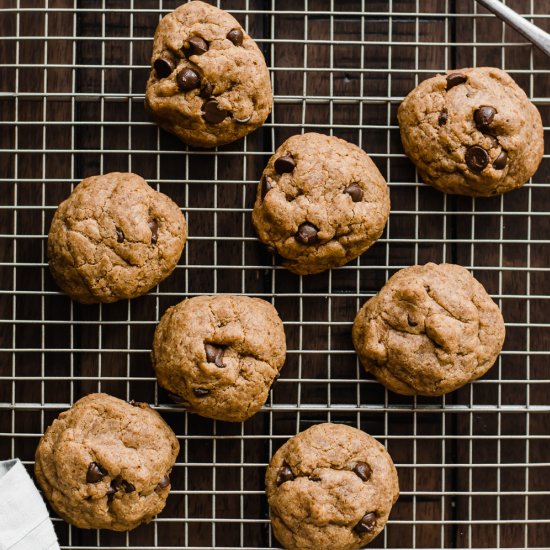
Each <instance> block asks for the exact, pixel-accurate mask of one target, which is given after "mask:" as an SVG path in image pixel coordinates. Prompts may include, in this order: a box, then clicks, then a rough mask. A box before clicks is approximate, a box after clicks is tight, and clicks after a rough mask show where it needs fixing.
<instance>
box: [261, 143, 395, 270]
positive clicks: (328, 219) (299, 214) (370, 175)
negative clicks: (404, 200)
mask: <svg viewBox="0 0 550 550" xmlns="http://www.w3.org/2000/svg"><path fill="white" fill-rule="evenodd" d="M389 212H390V198H389V192H388V186H387V185H386V181H385V180H384V178H383V176H382V174H380V172H379V171H378V169H377V168H376V166H375V164H374V163H373V162H372V160H371V159H370V158H369V156H368V155H367V153H365V152H364V151H363V150H362V149H360V148H359V147H357V146H356V145H353V144H352V143H348V142H347V141H344V140H342V139H339V138H336V137H332V136H326V135H323V134H316V133H308V134H303V135H296V136H292V137H291V138H289V139H288V140H287V141H285V142H284V143H283V144H282V145H281V146H280V147H279V148H278V149H277V151H276V152H275V154H274V155H273V156H272V157H271V159H270V160H269V163H268V165H267V167H266V168H265V170H264V172H263V175H262V178H261V181H260V183H259V185H258V192H257V196H256V203H255V205H254V210H253V212H252V221H253V223H254V226H255V228H256V231H257V233H258V236H259V238H260V239H261V241H262V242H263V243H264V244H266V245H267V246H268V249H269V250H270V251H271V252H272V253H276V254H278V255H279V256H280V257H281V259H282V264H283V266H284V267H286V268H287V269H289V270H290V271H293V272H294V273H297V274H300V275H308V274H313V273H320V272H321V271H325V270H327V269H330V268H333V267H339V266H342V265H344V264H346V263H348V262H349V261H351V260H353V259H355V258H357V257H358V256H360V255H361V254H362V253H363V252H365V250H367V249H368V248H369V247H370V246H371V245H372V244H373V243H374V242H375V241H376V240H377V239H378V238H379V237H380V235H381V234H382V231H383V230H384V226H385V225H386V221H387V219H388V215H389Z"/></svg>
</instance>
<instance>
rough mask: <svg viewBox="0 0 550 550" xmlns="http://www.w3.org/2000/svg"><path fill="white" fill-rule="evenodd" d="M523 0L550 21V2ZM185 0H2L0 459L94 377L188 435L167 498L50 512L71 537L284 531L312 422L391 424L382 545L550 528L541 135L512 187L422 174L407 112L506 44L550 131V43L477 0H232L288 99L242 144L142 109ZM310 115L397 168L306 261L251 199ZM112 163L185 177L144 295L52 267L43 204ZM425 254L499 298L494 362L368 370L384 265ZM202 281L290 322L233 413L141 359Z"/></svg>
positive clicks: (530, 538)
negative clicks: (469, 189)
mask: <svg viewBox="0 0 550 550" xmlns="http://www.w3.org/2000/svg"><path fill="white" fill-rule="evenodd" d="M509 3H510V4H511V5H512V4H513V6H512V7H514V9H516V10H517V11H519V12H521V13H522V14H523V15H524V16H526V17H528V18H529V19H530V20H532V21H534V22H535V23H536V24H538V25H540V26H542V27H546V28H548V27H549V26H550V15H549V11H550V10H549V9H548V8H549V4H548V2H546V1H541V2H535V1H534V0H517V1H515V2H509ZM177 4H178V2H175V1H164V0H112V1H111V0H102V1H101V2H94V1H92V0H41V1H39V0H36V1H35V2H30V3H29V2H25V1H24V0H4V2H2V5H1V6H0V17H2V18H5V21H9V24H7V27H6V28H5V29H4V30H5V31H6V32H4V35H3V36H1V37H0V59H2V60H3V63H2V67H0V70H1V71H2V75H3V77H2V79H1V82H0V120H1V121H2V136H0V145H1V146H2V147H1V148H0V186H1V188H2V190H3V191H2V193H0V195H1V196H0V283H1V287H0V346H1V347H0V459H4V458H11V457H20V458H22V459H23V462H24V463H25V464H26V465H27V466H28V467H29V468H30V469H32V464H33V456H34V449H35V448H36V444H37V442H38V439H39V437H40V436H41V435H42V433H43V432H44V430H45V428H46V427H47V426H48V425H49V424H50V423H51V422H52V420H53V419H54V418H55V417H56V416H57V414H58V413H59V412H60V411H62V410H64V409H66V408H68V407H69V406H70V405H71V404H72V403H74V401H76V400H77V399H78V398H80V397H81V396H83V395H85V394H87V393H90V392H92V391H106V392H108V393H112V394H114V395H116V396H118V397H121V398H124V399H137V400H142V401H148V402H150V403H152V404H153V405H154V406H155V407H156V408H158V409H159V410H160V411H161V413H162V414H163V416H164V417H165V419H166V420H167V421H168V422H169V423H170V424H171V426H172V427H173V428H174V430H175V431H176V434H177V436H178V439H179V440H180V443H181V446H182V451H181V454H180V456H179V457H178V461H177V463H176V466H175V468H174V472H173V475H172V480H173V485H172V494H171V496H170V498H169V500H168V505H167V508H166V509H165V511H164V512H163V513H162V514H161V515H160V516H159V517H158V518H156V519H155V520H154V521H153V522H152V523H151V524H150V525H148V526H143V527H140V528H139V529H137V530H136V531H134V532H130V533H124V534H120V533H109V532H99V531H92V532H85V531H80V530H78V529H75V528H72V527H70V526H68V525H67V524H65V523H64V522H62V521H61V520H59V519H55V520H54V521H55V525H56V529H57V531H58V534H59V537H60V541H61V543H62V547H63V548H64V549H80V550H83V549H87V548H90V549H91V548H119V549H123V548H124V549H125V548H136V549H138V548H139V549H143V550H145V549H152V548H155V549H176V548H180V549H181V548H186V549H193V548H196V549H199V548H201V549H202V548H219V549H222V548H228V549H229V548H249V549H253V548H258V549H259V548H274V547H277V546H276V544H277V543H276V541H275V539H274V538H273V537H272V534H271V532H270V530H269V519H268V510H267V505H266V502H265V498H264V495H263V474H264V471H265V467H266V465H267V463H268V461H269V458H270V457H271V455H272V454H273V452H274V451H275V450H276V449H277V448H278V447H279V446H280V445H281V444H282V443H283V442H284V441H285V440H286V439H287V438H288V437H290V436H292V435H294V434H295V433H297V432H298V431H301V430H303V429H305V428H307V427H308V426H309V425H311V424H312V423H316V422H324V421H334V422H345V423H348V424H350V425H353V426H356V427H360V428H362V429H364V430H365V431H367V432H369V433H371V434H372V435H373V436H375V437H377V438H379V439H380V440H381V441H382V442H383V443H384V444H385V445H387V447H388V450H389V451H390V453H391V454H392V455H393V457H394V459H395V462H396V465H397V467H398V470H399V474H400V480H401V489H402V492H401V498H400V500H399V502H398V503H397V505H396V506H395V508H394V511H393V513H392V516H391V519H390V522H389V524H388V526H387V528H386V530H385V531H384V533H383V534H382V535H380V537H379V538H378V539H376V540H375V541H374V542H373V543H372V545H371V547H373V548H375V547H383V548H524V549H527V548H548V541H550V519H549V518H550V510H549V505H548V502H549V500H550V498H549V497H550V483H549V482H548V479H550V476H548V473H550V461H549V460H548V453H547V452H544V449H547V448H548V447H547V446H548V444H549V442H548V440H549V437H550V436H549V435H548V434H549V433H550V406H549V404H548V400H547V398H546V397H545V396H546V395H547V394H548V389H549V388H550V372H549V370H548V368H547V363H548V355H549V351H548V334H549V332H548V328H549V321H548V316H547V314H546V313H547V311H548V296H549V291H550V284H549V282H548V275H547V272H548V271H549V269H550V268H549V264H548V261H549V259H550V253H549V248H548V245H549V244H550V241H549V240H548V232H547V229H548V227H549V225H548V222H549V221H550V215H549V214H550V202H549V201H548V199H547V198H546V197H545V196H544V193H546V194H547V188H548V187H549V186H550V178H549V175H550V157H549V155H545V157H544V160H543V163H542V165H541V168H540V170H539V173H538V174H537V176H535V180H534V181H533V182H529V183H528V184H527V185H526V186H525V187H524V188H523V189H522V190H520V191H516V192H514V193H512V194H510V195H506V196H503V197H500V198H494V199H490V200H473V199H469V198H458V197H450V196H445V195H443V194H440V193H438V192H436V191H434V190H432V189H430V188H428V187H427V186H425V185H423V184H422V183H420V182H419V180H418V179H417V177H416V176H415V172H414V170H413V169H412V168H411V165H410V164H409V163H408V161H407V160H406V159H405V157H404V155H403V153H402V150H401V147H400V146H399V131H398V127H397V122H396V116H395V113H396V108H397V106H398V104H399V103H400V101H401V100H402V99H403V97H404V94H405V93H407V92H408V91H409V90H410V89H412V87H413V86H414V85H416V84H418V83H419V82H420V81H421V80H423V79H424V78H427V77H429V76H431V75H433V74H436V73H438V72H441V71H444V70H446V69H449V68H454V67H459V66H461V64H462V66H466V65H472V66H476V65H477V66H480V65H484V64H485V65H496V66H500V67H502V68H503V69H506V70H508V72H510V74H511V75H512V76H513V77H514V78H516V79H517V80H518V81H519V82H520V84H521V85H522V86H523V87H524V89H525V91H526V92H527V94H528V95H529V97H530V98H531V99H532V101H533V102H534V103H535V105H537V107H539V109H540V110H541V112H542V115H543V123H544V125H545V132H546V133H547V132H548V129H549V128H548V127H549V124H550V110H549V106H550V96H549V95H548V90H549V89H550V88H549V86H548V70H549V69H550V64H549V63H548V61H547V60H546V59H545V58H543V57H542V56H541V55H540V54H537V53H536V52H535V51H533V49H532V48H531V46H530V45H528V44H527V43H526V42H525V41H524V39H522V38H521V37H518V35H516V34H514V33H513V32H510V30H509V29H506V28H505V26H504V25H502V24H501V23H499V22H497V21H496V20H495V19H494V18H493V16H492V15H490V14H489V13H488V12H486V11H485V10H482V9H481V8H479V11H480V13H478V11H477V10H478V8H477V6H476V5H475V3H474V2H473V1H471V0H467V1H464V2H455V1H454V0H423V1H420V0H389V1H372V0H345V1H336V0H292V1H290V0H289V1H287V0H232V1H230V0H227V1H225V0H223V1H221V0H220V1H218V2H217V5H218V6H220V7H222V8H225V9H227V10H229V11H231V12H232V13H233V14H234V15H235V16H236V17H237V18H238V19H239V21H240V22H241V23H242V24H243V25H244V27H245V28H247V29H249V30H250V32H251V34H252V35H253V36H254V37H255V38H256V39H257V42H258V43H259V45H260V47H261V48H262V49H263V51H264V54H265V55H266V58H267V61H268V64H269V68H270V71H271V75H272V80H273V82H274V88H275V107H274V110H273V114H272V116H271V118H270V119H269V121H268V123H266V125H265V126H264V127H263V129H262V130H260V131H259V132H257V133H256V134H253V135H252V136H249V137H247V138H246V139H244V140H243V141H241V142H239V143H238V144H235V145H233V146H229V147H224V148H222V149H220V150H215V151H203V150H201V151H195V150H188V149H186V148H184V147H183V146H182V145H181V144H180V143H179V142H178V141H177V140H175V139H171V138H170V137H169V136H167V135H166V134H164V133H163V132H161V131H159V130H158V129H157V128H156V127H155V126H153V125H152V124H151V123H150V122H149V121H148V119H147V118H146V117H145V116H144V113H143V108H142V102H143V97H144V93H143V92H144V82H145V79H146V75H147V71H148V67H149V55H150V45H151V36H152V33H153V31H154V28H155V26H156V23H157V21H158V20H159V18H160V17H162V16H163V15H165V14H166V13H168V12H169V11H171V10H172V9H174V8H175V7H176V6H177ZM427 29H428V30H427ZM495 29H496V30H497V32H496V33H495ZM2 52H4V53H2ZM372 52H377V53H376V55H373V53H372ZM545 83H546V85H545ZM311 130H317V131H321V132H325V133H330V134H333V135H338V136H340V137H344V138H345V139H348V140H350V141H353V142H355V143H357V144H359V145H360V146H363V147H364V148H365V149H366V150H367V151H368V152H369V153H370V154H371V156H372V158H373V159H374V160H375V162H376V163H377V165H378V166H379V168H380V169H381V170H382V172H383V173H384V175H385V177H386V179H387V181H388V183H389V185H390V190H391V195H392V214H391V216H390V221H389V222H388V225H387V229H386V231H385V233H384V236H383V238H382V239H380V241H379V242H378V243H377V244H376V245H375V247H373V249H372V250H371V251H369V252H367V253H366V254H365V255H364V256H363V257H362V258H361V259H360V260H357V261H354V262H352V263H351V264H349V265H348V266H346V267H344V268H342V269H339V270H335V271H331V272H328V273H325V274H323V275H320V276H317V277H307V278H300V277H295V276H292V275H290V274H288V272H286V271H285V270H284V269H282V268H281V267H279V266H277V265H275V264H273V263H272V260H271V259H269V258H268V257H267V256H266V255H265V254H263V253H262V252H261V251H260V248H259V247H258V246H257V243H256V238H255V236H254V233H253V231H252V229H251V227H250V212H251V207H252V204H253V200H254V194H255V183H256V181H257V180H258V177H259V173H260V171H261V168H262V166H263V165H264V164H265V161H266V159H267V158H268V156H269V155H270V154H272V153H273V151H274V150H275V148H276V147H277V146H278V145H279V144H280V143H281V142H282V141H283V139H285V138H286V137H288V136H289V135H292V134H293V133H298V132H302V131H311ZM112 170H121V171H124V170H128V171H132V170H134V171H136V172H138V173H141V174H142V175H143V176H144V177H145V178H146V179H147V180H148V181H149V183H150V184H151V185H152V186H154V187H156V188H157V189H159V190H161V191H163V192H165V193H167V194H169V195H171V196H172V197H173V198H174V199H175V200H176V201H177V202H178V204H180V206H181V207H182V209H183V211H184V212H185V214H186V216H187V219H188V224H189V234H190V237H189V241H188V245H187V247H186V249H185V252H184V255H183V257H182V260H181V261H180V265H179V266H178V268H177V269H176V271H175V273H174V274H173V275H172V277H171V278H170V279H169V280H168V281H167V282H165V283H163V284H161V285H160V286H159V287H158V288H156V289H155V290H154V291H153V292H151V293H150V294H149V295H148V296H147V297H144V298H140V299H138V300H135V301H132V302H128V303H117V304H112V305H108V306H87V307H83V306H79V305H78V304H75V303H72V302H70V301H69V300H68V299H67V298H66V297H64V296H63V295H61V294H60V293H59V291H58V289H57V287H56V286H55V285H54V284H53V281H52V280H51V278H50V276H49V273H48V269H47V256H46V247H45V245H46V237H47V232H48V228H49V222H50V220H51V216H52V215H53V212H54V211H55V208H56V207H57V205H58V203H59V202H60V201H61V200H62V199H63V198H64V197H65V196H67V194H68V193H69V192H70V189H71V188H72V187H73V186H74V185H75V184H76V183H78V182H79V181H80V180H81V179H82V178H83V177H85V176H88V175H92V174H94V173H103V172H107V171H112ZM427 261H436V262H442V261H449V262H456V263H461V264H462V265H465V266H466V267H468V268H469V269H471V270H472V272H473V273H474V274H475V276H476V277H477V278H479V279H480V280H481V281H482V282H483V283H484V284H485V286H486V287H487V289H488V291H489V292H490V293H491V295H492V296H493V298H494V299H495V300H496V301H497V302H498V303H499V305H500V307H501V308H502V309H503V312H504V317H505V320H506V328H507V333H508V339H507V343H506V345H505V348H504V350H503V353H502V355H501V357H500V359H499V361H498V364H497V365H495V367H494V368H493V369H492V370H491V371H490V373H489V374H488V375H487V376H485V377H484V378H483V379H482V380H479V381H477V382H475V383H474V384H471V385H470V386H468V387H466V388H464V389H463V390H460V391H459V392H455V393H454V394H450V395H448V396H444V397H442V398H431V399H430V398H415V399H411V398H403V397H400V396H396V395H395V394H392V393H391V392H387V391H384V390H383V389H382V388H381V387H380V386H379V384H377V383H376V382H374V381H373V380H371V379H368V378H367V377H366V376H365V374H364V373H363V371H362V369H361V368H360V366H359V364H358V363H357V360H356V356H355V353H354V351H353V348H352V345H351V339H350V336H349V333H350V329H351V323H352V321H353V317H354V314H355V312H356V311H357V309H358V308H359V307H360V306H361V304H362V303H363V302H364V301H365V300H366V299H367V298H368V297H370V296H373V295H374V294H375V293H376V292H377V291H378V289H379V288H380V287H381V286H382V284H383V283H384V282H385V280H386V279H387V278H388V277H389V276H390V275H391V274H392V273H394V272H395V271H396V270H397V269H400V268H402V267H406V266H408V265H411V264H414V263H425V262H427ZM206 293H242V294H247V295H253V296H260V297H263V298H265V299H268V300H270V301H272V303H273V304H274V305H275V306H276V307H277V309H278V310H279V312H280V313H281V316H282V318H283V320H284V322H285V329H286V332H287V339H288V347H289V351H288V359H287V364H286V366H285V368H284V369H283V371H282V376H281V378H280V379H279V381H278V382H277V383H276V385H275V386H274V389H273V391H272V394H271V396H270V399H269V401H268V403H267V404H266V406H265V407H264V410H263V411H262V412H260V413H259V414H258V415H257V416H256V417H255V418H254V419H252V420H250V421H249V422H247V423H245V424H242V425H241V424H237V425H233V424H225V423H221V422H211V421H208V420H204V419H201V418H199V417H196V416H190V415H188V414H187V413H185V412H183V411H182V410H181V409H180V408H178V407H176V406H174V405H172V404H171V403H170V401H169V399H168V398H167V396H166V394H165V393H164V392H162V391H161V390H160V389H159V388H158V387H157V386H156V384H155V378H154V376H153V373H152V370H151V368H150V364H149V351H150V346H151V337H152V333H153V330H154V327H155V325H156V323H157V322H158V320H159V318H160V316H161V315H162V313H163V312H164V310H165V309H166V307H168V306H169V305H171V304H174V303H177V302H178V301H179V300H181V299H182V298H183V297H184V296H194V295H200V294H206ZM0 537H1V534H0ZM327 550H328V549H327Z"/></svg>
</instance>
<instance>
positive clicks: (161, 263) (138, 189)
mask: <svg viewBox="0 0 550 550" xmlns="http://www.w3.org/2000/svg"><path fill="white" fill-rule="evenodd" d="M186 238H187V224H186V223H185V218H184V216H183V214H182V213H181V210H180V209H179V207H178V205H177V204H176V203H175V202H173V201H172V200H171V199H170V198H168V197H167V196H166V195H163V194H162V193H159V192H157V191H155V190H154V189H152V188H151V187H149V185H147V182H146V181H145V180H144V179H143V178H141V177H140V176H138V175H136V174H132V173H121V172H112V173H110V174H105V175H102V176H93V177H91V178H86V179H85V180H83V181H82V182H81V183H80V184H79V185H77V186H76V187H75V189H74V191H73V192H72V193H71V195H70V196H69V197H68V198H67V199H66V200H65V201H63V202H62V203H61V204H60V205H59V208H58V209H57V211H56V213H55V215H54V218H53V221H52V225H51V227H50V232H49V234H48V259H49V264H50V270H51V272H52V275H53V277H54V279H55V281H56V282H57V284H58V285H59V286H60V287H61V288H62V289H63V290H64V291H65V292H66V293H67V294H68V295H69V296H70V297H71V298H73V299H74V300H77V301H78V302H82V303H83V304H93V303H97V302H115V301H116V300H121V299H125V298H136V297H137V296H141V295H142V294H145V293H146V292H148V291H149V290H151V288H153V287H154V286H156V285H157V284H159V283H160V282H161V281H163V280H164V279H166V277H168V275H170V273H172V271H173V270H174V268H175V267H176V264H177V263H178V260H179V258H180V256H181V253H182V250H183V247H184V246H185V240H186Z"/></svg>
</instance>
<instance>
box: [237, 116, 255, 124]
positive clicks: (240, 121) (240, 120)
mask: <svg viewBox="0 0 550 550" xmlns="http://www.w3.org/2000/svg"><path fill="white" fill-rule="evenodd" d="M251 118H252V115H248V116H245V117H244V118H235V120H236V121H237V122H239V123H240V124H246V123H247V122H249V121H250V119H251Z"/></svg>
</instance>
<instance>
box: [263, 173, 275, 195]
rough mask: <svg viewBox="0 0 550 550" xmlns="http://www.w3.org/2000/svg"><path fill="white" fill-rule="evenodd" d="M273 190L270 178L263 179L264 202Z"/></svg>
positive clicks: (264, 177)
mask: <svg viewBox="0 0 550 550" xmlns="http://www.w3.org/2000/svg"><path fill="white" fill-rule="evenodd" d="M271 189H273V186H272V185H271V183H270V182H269V178H268V177H267V176H263V177H262V200H264V198H265V196H266V195H267V194H268V193H269V192H270V191H271Z"/></svg>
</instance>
